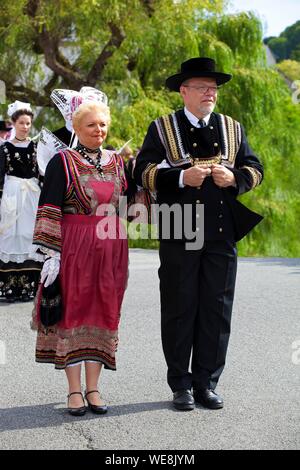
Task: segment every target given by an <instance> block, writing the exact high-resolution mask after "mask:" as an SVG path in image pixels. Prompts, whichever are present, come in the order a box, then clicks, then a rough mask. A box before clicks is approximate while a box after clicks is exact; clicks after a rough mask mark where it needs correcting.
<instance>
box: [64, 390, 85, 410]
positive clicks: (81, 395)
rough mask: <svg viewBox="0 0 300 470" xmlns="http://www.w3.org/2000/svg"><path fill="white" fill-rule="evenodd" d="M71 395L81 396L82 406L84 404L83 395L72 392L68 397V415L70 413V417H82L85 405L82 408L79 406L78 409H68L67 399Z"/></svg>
mask: <svg viewBox="0 0 300 470" xmlns="http://www.w3.org/2000/svg"><path fill="white" fill-rule="evenodd" d="M72 395H81V398H82V401H83V404H84V398H83V395H82V393H81V392H72V393H70V394H69V395H68V413H70V415H72V416H83V415H84V414H85V413H86V407H85V405H84V406H80V407H79V408H70V407H69V398H70V397H71V396H72Z"/></svg>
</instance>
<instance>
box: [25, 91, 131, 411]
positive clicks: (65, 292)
mask: <svg viewBox="0 0 300 470" xmlns="http://www.w3.org/2000/svg"><path fill="white" fill-rule="evenodd" d="M61 91H62V90H61ZM81 101H82V98H80V94H79V93H76V96H75V97H74V99H72V100H71V102H72V104H71V108H73V109H74V108H76V106H78V105H79V106H78V107H77V109H76V110H75V112H73V114H72V124H73V128H74V131H75V133H76V135H77V137H78V145H77V147H76V148H74V149H66V150H62V151H60V152H59V153H58V154H56V155H55V156H54V157H53V158H52V159H51V160H50V162H49V163H48V166H47V169H46V173H45V181H44V186H43V189H42V193H41V197H40V202H39V208H38V214H37V221H36V227H35V233H34V243H36V244H38V245H39V246H40V249H41V250H42V251H43V252H44V253H46V256H47V257H48V259H46V261H45V264H44V266H43V270H42V274H41V282H42V283H43V285H42V284H41V286H40V289H39V291H38V294H37V297H36V309H35V311H34V316H33V328H36V329H37V330H38V335H37V345H36V361H37V362H43V363H52V364H54V365H55V368H56V369H63V370H65V372H66V376H67V379H68V385H69V394H68V411H69V413H70V414H72V415H77V416H78V415H83V414H84V413H85V412H86V407H85V404H84V398H83V395H82V393H81V364H82V363H84V364H85V377H86V392H85V398H86V400H87V403H88V406H89V408H90V410H91V411H92V412H94V413H98V414H102V413H106V411H107V406H106V405H105V403H104V402H103V400H102V399H101V396H100V393H99V391H98V380H99V376H100V372H101V368H102V366H103V365H104V367H105V368H106V369H110V370H115V369H116V360H115V352H116V349H117V344H118V325H119V321H120V311H121V304H122V300H123V295H124V292H125V288H126V284H127V273H128V244H127V238H126V232H125V230H124V228H123V225H122V223H120V219H119V217H118V216H117V215H116V214H117V213H118V204H119V197H120V196H121V195H124V194H126V192H128V181H127V178H126V174H125V169H124V164H123V161H122V158H121V157H120V155H118V154H117V153H115V152H113V151H109V150H102V148H101V145H102V143H103V142H104V140H105V138H106V136H107V131H108V127H109V124H110V111H109V107H108V106H107V105H106V104H105V103H103V102H91V101H83V102H82V103H81V104H80V102H81ZM75 102H77V103H76V104H74V103H75ZM104 208H106V209H108V211H109V214H110V215H108V216H105V215H104ZM114 210H115V211H116V212H115V213H114ZM104 226H105V227H106V228H104ZM107 228H108V230H107ZM58 274H59V281H60V289H61V296H62V318H61V319H60V320H59V321H58V323H56V324H55V325H54V326H52V327H48V328H46V327H45V326H44V325H43V324H42V323H41V318H40V308H39V307H40V305H41V297H42V289H43V288H44V287H47V286H49V285H51V284H52V283H53V281H54V280H55V279H56V277H57V275H58ZM56 281H57V279H56Z"/></svg>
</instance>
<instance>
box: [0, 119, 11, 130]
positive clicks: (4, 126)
mask: <svg viewBox="0 0 300 470" xmlns="http://www.w3.org/2000/svg"><path fill="white" fill-rule="evenodd" d="M11 130H12V127H11V126H9V125H8V124H7V122H6V121H0V131H7V132H8V131H11Z"/></svg>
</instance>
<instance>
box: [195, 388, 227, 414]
mask: <svg viewBox="0 0 300 470" xmlns="http://www.w3.org/2000/svg"><path fill="white" fill-rule="evenodd" d="M194 399H195V402H196V403H200V405H202V406H204V407H205V408H209V409H210V410H218V409H219V408H223V405H224V403H223V399H222V398H221V397H220V396H219V395H217V393H216V392H214V391H213V390H210V389H209V388H206V389H203V390H199V389H198V390H194Z"/></svg>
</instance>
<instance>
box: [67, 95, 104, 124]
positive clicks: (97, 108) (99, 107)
mask: <svg viewBox="0 0 300 470" xmlns="http://www.w3.org/2000/svg"><path fill="white" fill-rule="evenodd" d="M92 112H99V113H101V114H104V116H106V117H107V125H108V126H109V125H110V121H111V118H110V109H109V106H107V105H106V104H104V103H100V102H95V101H90V102H85V103H82V104H81V105H80V106H78V108H77V109H76V110H75V111H74V113H73V114H72V123H73V127H78V126H80V122H81V120H82V118H83V116H85V114H87V113H92Z"/></svg>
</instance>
